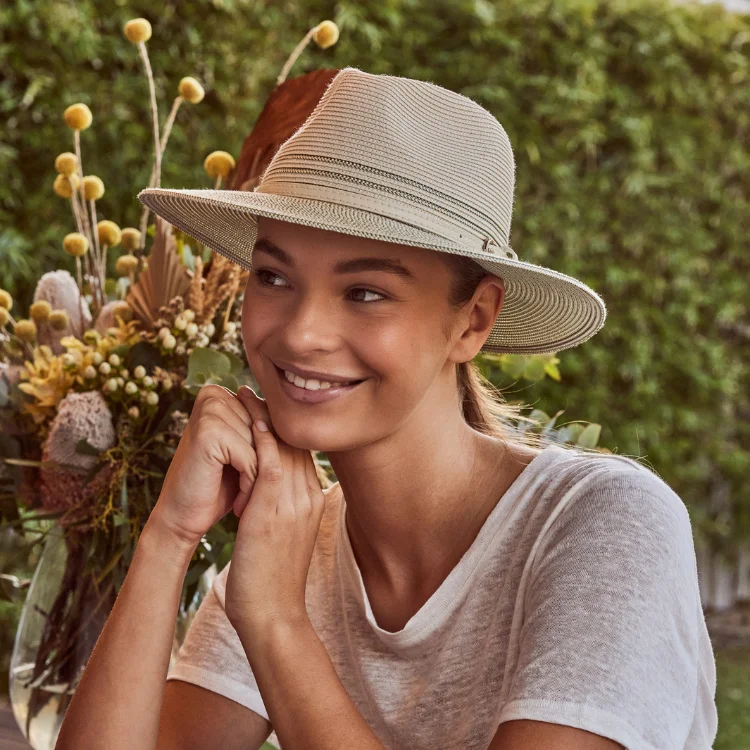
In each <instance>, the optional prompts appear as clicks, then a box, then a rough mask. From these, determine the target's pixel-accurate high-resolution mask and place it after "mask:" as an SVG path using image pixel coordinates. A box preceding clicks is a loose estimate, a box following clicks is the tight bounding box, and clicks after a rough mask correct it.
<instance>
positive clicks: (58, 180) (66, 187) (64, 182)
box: [52, 172, 81, 198]
mask: <svg viewBox="0 0 750 750" xmlns="http://www.w3.org/2000/svg"><path fill="white" fill-rule="evenodd" d="M71 182H72V183H73V188H74V189H76V190H78V186H79V185H80V184H81V181H80V180H79V179H78V175H77V174H75V172H74V173H73V174H71V175H64V174H59V175H57V177H55V181H54V182H53V183H52V189H53V190H54V191H55V193H57V195H59V196H60V197H61V198H70V197H72V195H73V191H72V189H71V187H70V183H71Z"/></svg>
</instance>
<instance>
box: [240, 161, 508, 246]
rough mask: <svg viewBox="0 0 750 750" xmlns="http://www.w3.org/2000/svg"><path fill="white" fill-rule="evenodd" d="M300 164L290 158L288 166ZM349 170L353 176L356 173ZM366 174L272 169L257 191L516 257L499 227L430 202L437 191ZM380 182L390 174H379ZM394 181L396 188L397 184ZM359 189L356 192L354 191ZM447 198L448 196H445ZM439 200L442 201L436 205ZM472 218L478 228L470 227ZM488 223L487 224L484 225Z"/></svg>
mask: <svg viewBox="0 0 750 750" xmlns="http://www.w3.org/2000/svg"><path fill="white" fill-rule="evenodd" d="M292 161H295V163H297V162H298V160H296V159H295V160H293V159H291V158H290V159H288V160H287V163H289V162H292ZM336 168H337V169H340V167H338V166H337V167H336ZM354 171H356V170H355V169H350V170H349V172H354ZM362 175H366V176H367V177H369V176H370V175H371V173H370V171H369V170H366V168H360V176H355V175H351V177H349V176H348V175H347V174H342V173H341V172H340V171H339V172H337V173H334V172H328V171H325V170H321V169H310V168H303V167H288V168H281V166H280V165H279V166H278V167H277V168H273V165H272V166H271V167H270V168H269V169H268V170H267V171H266V173H265V174H264V176H263V179H262V180H261V182H260V184H259V185H258V186H257V187H256V189H255V192H257V193H267V194H270V195H279V196H291V197H295V198H306V199H309V200H318V201H325V202H329V203H335V204H338V205H345V206H349V207H350V208H360V209H365V210H367V211H371V212H373V213H377V214H380V215H382V216H386V217H388V218H390V219H395V220H397V221H402V222H404V223H405V224H410V225H412V226H416V227H420V228H421V229H426V230H428V231H430V232H433V233H434V234H436V235H438V236H439V237H442V238H444V239H445V240H447V241H448V242H450V243H454V244H456V245H459V246H461V247H464V248H465V249H467V250H469V251H471V252H478V253H486V254H490V255H500V256H501V257H506V258H513V259H514V260H517V259H518V256H517V255H516V253H515V252H514V251H513V249H512V248H511V247H510V246H509V245H508V244H507V242H504V241H503V239H502V235H501V234H500V233H499V232H498V230H497V227H496V226H493V227H491V228H487V226H486V225H487V224H488V223H489V222H488V221H486V220H485V221H481V220H482V218H484V217H481V216H479V215H477V214H476V212H470V211H469V210H467V207H466V206H462V207H461V208H460V209H458V210H459V211H463V214H461V213H456V212H455V208H454V211H452V210H451V209H450V208H449V207H446V205H444V204H445V203H448V202H449V200H444V201H440V198H441V196H436V198H435V199H433V200H430V199H429V198H430V197H432V195H433V193H431V192H428V190H427V189H425V188H424V187H423V188H422V190H421V194H420V195H414V194H413V192H410V191H409V190H405V189H404V187H405V186H404V184H403V183H401V182H398V180H397V179H393V180H391V183H392V184H390V185H387V184H381V183H380V182H373V181H370V180H368V179H365V178H364V177H363V176H362ZM378 177H379V178H380V179H381V180H383V179H384V177H386V175H384V174H383V175H379V176H378ZM394 183H395V184H396V185H398V187H395V186H394ZM355 190H356V192H355ZM446 198H447V196H446ZM436 201H439V202H436ZM467 214H468V216H470V217H471V219H476V220H477V222H478V224H477V225H472V223H470V221H469V218H468V217H467ZM482 225H484V226H482Z"/></svg>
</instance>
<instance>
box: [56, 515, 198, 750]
mask: <svg viewBox="0 0 750 750" xmlns="http://www.w3.org/2000/svg"><path fill="white" fill-rule="evenodd" d="M195 548H197V544H196V545H195V547H190V546H189V545H188V544H186V543H182V542H180V541H178V540H176V539H174V538H173V537H172V536H170V535H169V534H168V532H167V531H166V530H165V529H163V528H162V527H161V526H159V525H158V523H157V522H156V517H155V516H153V515H152V517H151V518H149V520H148V522H147V523H146V526H145V528H144V530H143V532H142V533H141V536H140V538H139V540H138V544H137V546H136V549H135V552H134V554H133V560H132V562H131V564H130V567H129V569H128V573H127V576H126V577H125V580H124V582H123V584H122V586H121V588H120V592H119V594H118V596H117V600H116V601H115V604H114V607H113V609H112V612H111V614H110V615H109V618H108V619H107V622H106V624H105V626H104V629H103V630H102V633H101V635H100V636H99V639H98V641H97V643H96V646H95V647H94V650H93V652H92V654H91V657H90V659H89V661H88V663H87V665H86V669H85V671H84V673H83V676H82V677H81V680H80V683H79V685H78V687H77V688H76V691H75V693H74V695H73V698H72V701H71V703H70V706H69V707H68V710H67V711H66V713H65V719H64V721H63V725H62V727H61V730H60V735H59V737H58V741H57V744H56V746H55V750H77V749H78V748H83V747H85V748H88V749H89V750H98V748H102V750H104V749H105V748H106V750H119V749H120V748H123V750H124V748H128V749H130V748H139V750H152V749H153V748H156V743H157V737H158V733H159V717H160V714H161V705H162V700H163V696H164V686H165V683H166V677H167V671H168V669H169V659H170V655H171V651H172V644H173V641H174V631H175V622H176V618H177V607H178V603H179V598H180V592H181V590H182V584H183V581H184V579H185V575H186V573H187V569H188V566H189V564H190V559H191V557H192V555H193V552H194V551H195Z"/></svg>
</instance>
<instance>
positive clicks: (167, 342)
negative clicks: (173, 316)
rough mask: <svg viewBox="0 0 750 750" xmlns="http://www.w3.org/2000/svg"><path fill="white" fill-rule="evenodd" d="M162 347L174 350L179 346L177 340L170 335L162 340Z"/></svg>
mask: <svg viewBox="0 0 750 750" xmlns="http://www.w3.org/2000/svg"><path fill="white" fill-rule="evenodd" d="M161 345H162V346H163V347H164V348H165V349H174V348H175V346H177V339H176V338H175V337H174V336H173V335H172V334H171V333H170V334H169V335H167V336H165V337H164V338H163V339H162V340H161Z"/></svg>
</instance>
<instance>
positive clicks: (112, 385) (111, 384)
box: [99, 362, 120, 393]
mask: <svg viewBox="0 0 750 750" xmlns="http://www.w3.org/2000/svg"><path fill="white" fill-rule="evenodd" d="M104 364H106V362H105V363H104ZM99 369H100V370H101V369H102V368H101V367H100V368H99ZM104 387H105V388H106V389H107V390H108V391H110V393H114V392H115V391H116V390H117V389H118V388H119V387H120V384H119V383H118V382H117V378H110V379H109V380H108V381H107V383H106V385H105V386H104Z"/></svg>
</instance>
